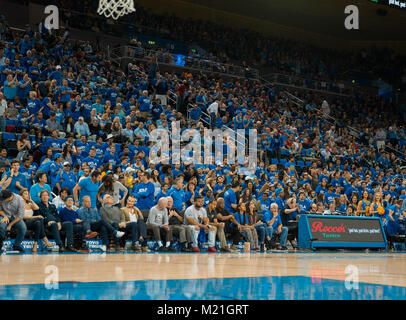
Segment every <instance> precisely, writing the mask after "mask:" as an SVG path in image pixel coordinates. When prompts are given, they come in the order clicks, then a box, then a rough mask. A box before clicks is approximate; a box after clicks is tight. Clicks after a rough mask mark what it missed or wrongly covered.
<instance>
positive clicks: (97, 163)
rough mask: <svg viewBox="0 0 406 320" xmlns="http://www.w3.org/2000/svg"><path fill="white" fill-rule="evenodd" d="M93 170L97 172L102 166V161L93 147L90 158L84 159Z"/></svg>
mask: <svg viewBox="0 0 406 320" xmlns="http://www.w3.org/2000/svg"><path fill="white" fill-rule="evenodd" d="M83 162H86V163H87V165H88V166H89V168H90V169H91V170H96V169H97V168H98V167H99V166H100V160H99V159H98V158H97V156H96V147H91V148H90V150H89V156H88V157H86V158H84V159H83Z"/></svg>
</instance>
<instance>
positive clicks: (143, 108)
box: [138, 90, 151, 116]
mask: <svg viewBox="0 0 406 320" xmlns="http://www.w3.org/2000/svg"><path fill="white" fill-rule="evenodd" d="M138 103H139V104H140V107H139V110H140V112H141V115H142V116H146V114H147V113H149V112H150V110H151V99H150V98H149V97H148V91H147V90H144V91H143V92H142V96H141V97H140V98H139V99H138Z"/></svg>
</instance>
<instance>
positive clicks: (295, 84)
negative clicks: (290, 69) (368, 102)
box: [261, 73, 378, 97]
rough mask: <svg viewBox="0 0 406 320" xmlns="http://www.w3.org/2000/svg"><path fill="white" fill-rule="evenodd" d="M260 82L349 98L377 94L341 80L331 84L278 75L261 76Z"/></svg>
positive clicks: (375, 90)
mask: <svg viewBox="0 0 406 320" xmlns="http://www.w3.org/2000/svg"><path fill="white" fill-rule="evenodd" d="M261 80H262V81H263V80H266V81H268V82H271V83H274V84H275V85H281V86H285V87H290V88H293V89H300V90H307V91H313V92H318V93H327V94H331V95H338V96H343V97H351V96H354V95H355V93H366V94H374V95H377V94H378V88H375V87H368V86H361V85H356V84H354V83H351V82H348V81H342V80H339V81H337V82H332V81H330V80H321V79H310V78H303V77H300V76H295V75H289V74H280V73H270V74H266V75H261Z"/></svg>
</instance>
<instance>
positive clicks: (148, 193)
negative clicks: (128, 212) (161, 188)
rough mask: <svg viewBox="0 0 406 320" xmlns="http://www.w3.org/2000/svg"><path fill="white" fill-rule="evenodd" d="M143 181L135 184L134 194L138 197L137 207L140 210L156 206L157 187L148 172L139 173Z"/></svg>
mask: <svg viewBox="0 0 406 320" xmlns="http://www.w3.org/2000/svg"><path fill="white" fill-rule="evenodd" d="M139 177H140V179H141V183H138V184H136V185H135V186H134V190H133V193H132V195H133V196H134V197H135V198H136V199H137V203H136V204H135V205H136V207H137V208H138V209H140V210H149V209H151V208H152V207H153V206H154V193H155V187H154V184H153V183H152V182H150V181H149V179H150V175H149V173H148V172H146V171H145V172H142V173H141V174H140V175H139Z"/></svg>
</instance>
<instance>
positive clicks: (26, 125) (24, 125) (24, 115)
mask: <svg viewBox="0 0 406 320" xmlns="http://www.w3.org/2000/svg"><path fill="white" fill-rule="evenodd" d="M30 120H34V115H33V114H32V115H29V113H28V110H27V109H22V110H21V111H20V114H19V115H18V118H17V121H18V123H19V125H20V128H21V129H25V130H27V131H29V130H30Z"/></svg>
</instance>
